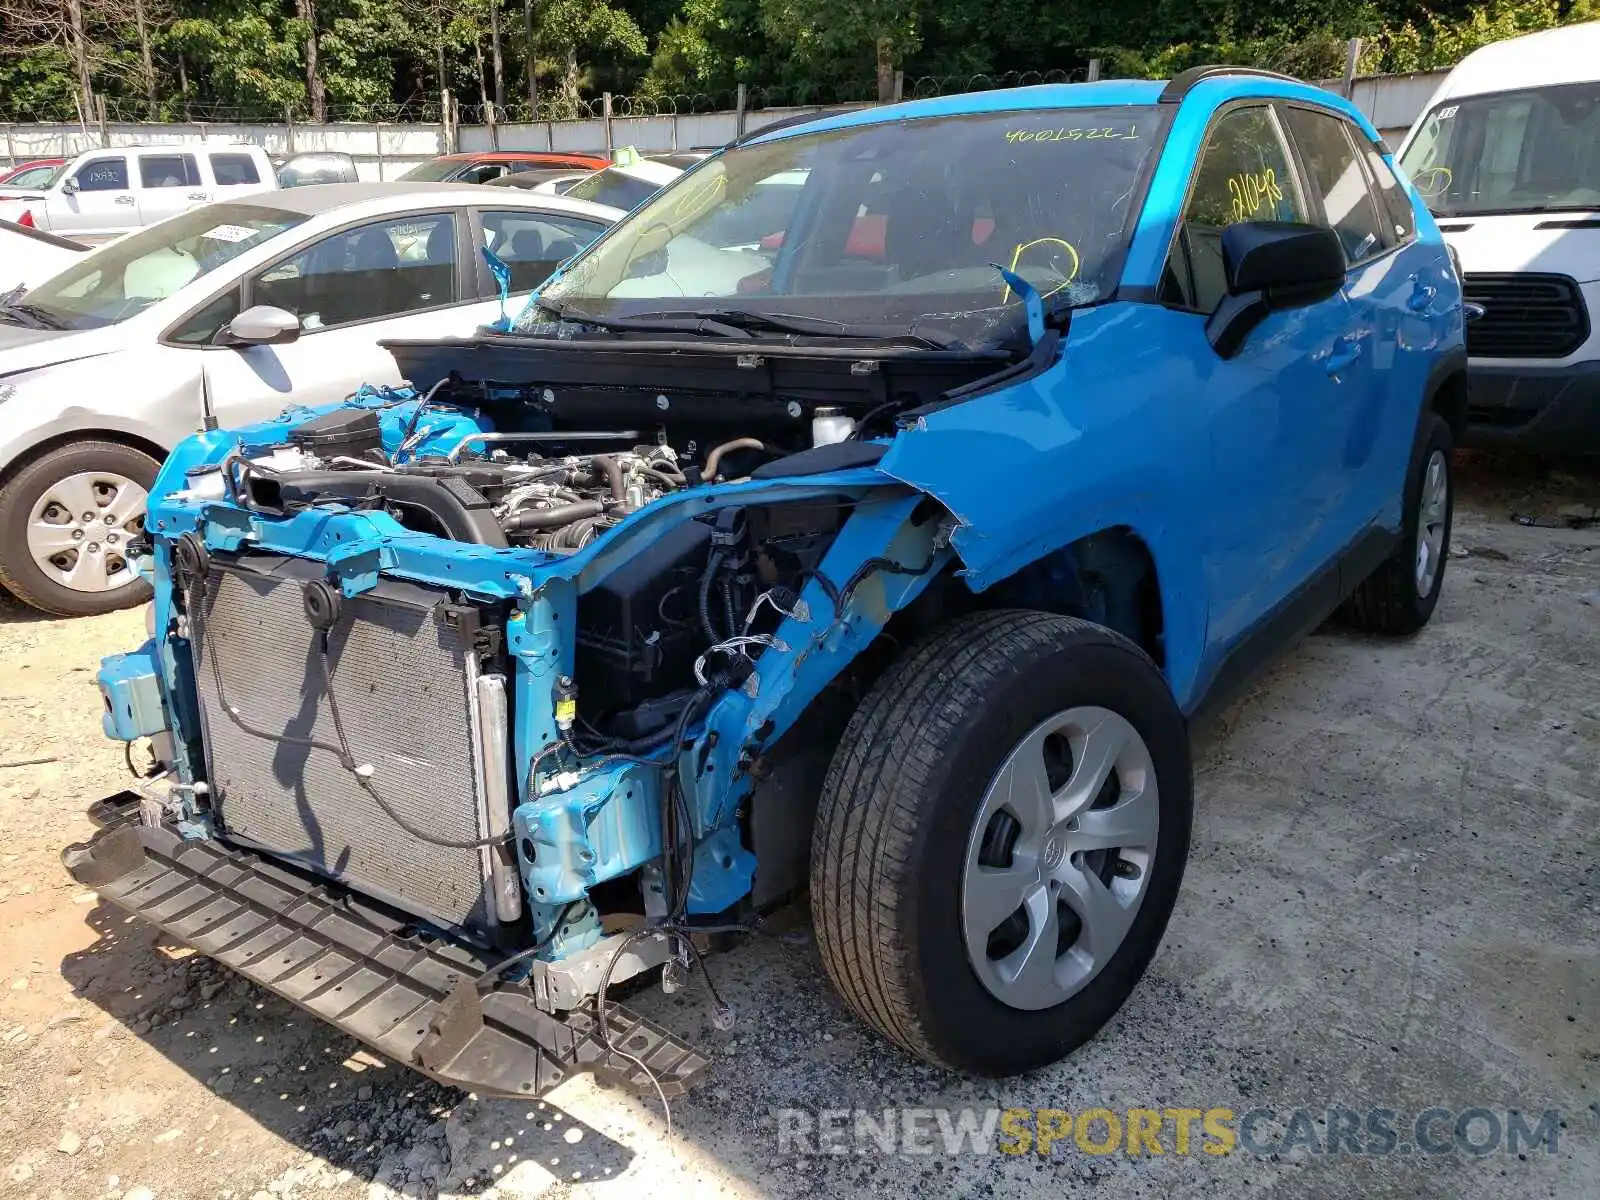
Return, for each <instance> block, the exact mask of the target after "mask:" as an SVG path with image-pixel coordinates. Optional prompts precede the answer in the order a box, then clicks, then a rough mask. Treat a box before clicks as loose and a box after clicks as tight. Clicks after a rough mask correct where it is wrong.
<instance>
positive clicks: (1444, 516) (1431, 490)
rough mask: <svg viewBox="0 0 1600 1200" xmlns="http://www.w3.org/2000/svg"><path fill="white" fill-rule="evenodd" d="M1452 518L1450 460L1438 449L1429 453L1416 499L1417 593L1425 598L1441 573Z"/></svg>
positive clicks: (1430, 593) (1430, 592)
mask: <svg viewBox="0 0 1600 1200" xmlns="http://www.w3.org/2000/svg"><path fill="white" fill-rule="evenodd" d="M1449 520H1450V464H1449V463H1448V462H1446V461H1445V456H1444V451H1443V450H1435V451H1434V452H1433V453H1432V454H1430V455H1429V456H1428V465H1427V467H1426V468H1425V469H1424V471H1423V475H1422V495H1421V497H1420V498H1419V499H1418V501H1417V595H1418V596H1421V597H1423V598H1426V597H1428V596H1431V595H1432V594H1433V583H1434V580H1435V579H1437V578H1438V577H1439V558H1440V556H1441V555H1442V554H1443V553H1444V535H1445V531H1446V529H1447V527H1448V524H1449Z"/></svg>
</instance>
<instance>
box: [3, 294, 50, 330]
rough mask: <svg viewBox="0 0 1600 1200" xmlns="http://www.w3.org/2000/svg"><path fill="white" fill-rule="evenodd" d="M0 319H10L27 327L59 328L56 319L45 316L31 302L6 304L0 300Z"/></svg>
mask: <svg viewBox="0 0 1600 1200" xmlns="http://www.w3.org/2000/svg"><path fill="white" fill-rule="evenodd" d="M0 320H8V321H12V322H14V323H15V324H18V325H23V326H26V327H27V328H29V329H60V328H61V324H60V322H58V321H55V320H52V319H51V318H49V317H46V316H45V315H44V314H43V313H42V312H40V310H39V309H38V308H37V307H36V306H34V305H32V304H8V303H6V302H4V300H0Z"/></svg>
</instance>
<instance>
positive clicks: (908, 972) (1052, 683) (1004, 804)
mask: <svg viewBox="0 0 1600 1200" xmlns="http://www.w3.org/2000/svg"><path fill="white" fill-rule="evenodd" d="M1190 815H1191V778H1190V764H1189V747H1188V738H1187V733H1186V730H1185V726H1184V721H1183V717H1182V714H1181V713H1180V712H1179V710H1178V708H1177V705H1176V704H1175V703H1174V701H1173V699H1172V695H1171V692H1170V691H1169V690H1168V688H1167V684H1166V681H1165V680H1164V679H1163V677H1162V675H1161V673H1160V671H1159V670H1157V668H1156V666H1155V664H1154V663H1152V662H1151V661H1150V659H1149V658H1148V657H1147V656H1146V655H1145V654H1144V653H1143V652H1142V651H1140V650H1139V648H1138V647H1137V646H1135V645H1133V644H1132V643H1131V642H1129V641H1127V640H1126V639H1124V638H1122V637H1119V636H1118V635H1116V634H1114V633H1112V632H1110V631H1109V630H1106V629H1104V628H1101V627H1100V626H1096V625H1091V624H1089V623H1087V622H1084V621H1078V620H1073V619H1070V618H1066V617H1059V616H1055V615H1052V614H1047V613H1037V612H1016V611H1010V612H993V613H985V614H980V615H977V616H975V617H971V618H967V619H963V620H961V621H957V622H953V623H952V624H950V625H948V626H946V627H945V628H943V629H941V630H939V631H938V632H937V633H935V634H934V635H933V637H932V638H930V639H929V640H927V641H925V642H923V643H921V644H920V645H919V646H916V647H914V648H912V649H911V650H910V651H908V652H907V653H906V654H905V655H904V656H903V657H902V658H901V659H900V660H899V661H898V662H897V663H896V664H895V665H894V666H893V667H892V668H891V669H890V670H889V671H888V672H887V673H886V674H885V675H884V677H883V678H882V679H881V680H880V681H879V682H878V684H877V685H876V686H875V687H874V688H873V690H872V691H871V692H870V693H869V694H868V696H867V698H866V699H865V700H864V701H863V702H862V705H861V707H860V709H859V710H858V711H857V712H856V714H855V716H854V717H853V718H852V720H851V722H850V725H849V727H848V729H847V730H846V732H845V736H844V738H843V740H842V741H841V742H840V745H839V749H838V751H837V753H836V754H835V757H834V760H833V763H832V766H831V768H830V769H829V772H828V777H827V780H826V783H825V784H824V788H823V794H822V798H821V803H820V808H819V811H818V817H817V826H816V833H815V837H814V841H813V844H812V867H811V905H812V914H813V917H814V919H815V923H816V929H817V939H818V944H819V946H820V948H821V951H822V959H823V962H824V964H825V966H826V968H827V970H828V973H829V975H830V976H831V977H832V979H833V981H834V984H835V985H836V986H837V987H838V989H839V991H840V993H841V994H842V995H843V996H844V998H845V1000H846V1001H847V1002H848V1003H849V1004H850V1006H851V1008H852V1009H854V1010H855V1012H856V1014H857V1015H858V1016H859V1017H860V1018H861V1019H862V1020H863V1021H864V1022H865V1023H866V1024H868V1025H869V1026H871V1027H872V1028H874V1029H875V1030H877V1031H878V1032H879V1033H881V1034H882V1035H883V1036H884V1037H886V1038H888V1039H889V1040H891V1041H893V1042H895V1043H897V1044H898V1045H900V1046H901V1047H903V1048H904V1049H906V1050H908V1051H910V1052H911V1053H913V1054H916V1055H919V1056H920V1057H922V1058H925V1059H927V1060H929V1061H931V1062H935V1063H940V1064H943V1065H946V1066H950V1067H954V1068H957V1069H961V1070H970V1071H975V1072H978V1073H981V1074H986V1075H1009V1074H1015V1073H1017V1072H1020V1071H1026V1070H1030V1069H1033V1068H1035V1067H1039V1066H1042V1065H1044V1064H1046V1063H1050V1062H1053V1061H1055V1060H1056V1059H1058V1058H1060V1057H1061V1056H1062V1055H1064V1054H1067V1053H1068V1052H1070V1051H1071V1050H1073V1049H1074V1048H1075V1047H1077V1046H1078V1045H1080V1044H1081V1043H1082V1042H1084V1041H1086V1040H1087V1039H1088V1038H1090V1037H1092V1036H1093V1035H1094V1033H1095V1032H1096V1031H1097V1030H1098V1029H1100V1027H1101V1026H1102V1025H1104V1024H1105V1022H1106V1021H1108V1020H1109V1019H1110V1018H1111V1016H1112V1015H1113V1014H1114V1013H1115V1012H1116V1011H1117V1010H1118V1009H1119V1008H1120V1007H1121V1006H1122V1004H1123V1002H1124V1001H1125V1000H1126V999H1127V997H1128V995H1129V993H1130V992H1131V991H1132V990H1133V987H1134V985H1135V984H1136V983H1137V982H1138V980H1139V978H1140V977H1141V976H1142V975H1143V974H1144V971H1145V968H1146V966H1147V965H1148V964H1149V962H1150V959H1151V956H1152V955H1153V954H1154V953H1155V950H1156V947H1157V945H1158V944H1159V942H1160V940H1161V935H1162V932H1163V931H1164V929H1165V928H1166V923H1167V919H1168V917H1169V916H1170V914H1171V912H1172V908H1173V904H1174V902H1175V900H1176V898H1177V893H1178V884H1179V881H1180V880H1181V878H1182V875H1183V867H1184V861H1185V858H1186V856H1187V852H1188V843H1189V827H1190Z"/></svg>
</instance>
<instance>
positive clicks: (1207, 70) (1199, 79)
mask: <svg viewBox="0 0 1600 1200" xmlns="http://www.w3.org/2000/svg"><path fill="white" fill-rule="evenodd" d="M1227 75H1250V76H1253V77H1255V78H1259V79H1281V80H1283V81H1284V82H1285V83H1302V82H1304V81H1303V80H1300V79H1296V78H1295V77H1294V76H1293V75H1284V74H1282V73H1281V72H1278V71H1265V70H1262V69H1261V68H1260V67H1226V66H1216V65H1212V66H1204V67H1190V68H1189V69H1188V70H1187V71H1180V72H1179V73H1178V74H1176V75H1174V76H1173V77H1172V79H1171V81H1170V82H1169V83H1168V84H1167V86H1166V87H1165V88H1164V89H1163V90H1162V92H1161V97H1160V99H1159V100H1158V101H1157V103H1159V104H1182V103H1183V99H1184V97H1185V96H1187V95H1188V94H1189V93H1190V92H1191V91H1193V90H1194V87H1195V85H1196V84H1201V83H1204V82H1205V81H1206V80H1208V79H1221V78H1223V77H1224V76H1227Z"/></svg>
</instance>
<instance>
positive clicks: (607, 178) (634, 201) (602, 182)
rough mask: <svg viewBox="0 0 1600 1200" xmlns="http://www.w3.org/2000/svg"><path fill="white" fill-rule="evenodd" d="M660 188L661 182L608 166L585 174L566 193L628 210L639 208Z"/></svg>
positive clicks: (578, 198)
mask: <svg viewBox="0 0 1600 1200" xmlns="http://www.w3.org/2000/svg"><path fill="white" fill-rule="evenodd" d="M660 190H661V184H659V183H653V182H651V181H650V180H648V179H641V178H639V177H638V176H637V175H629V174H627V173H626V172H624V171H617V170H613V169H612V168H610V167H607V168H606V169H605V170H603V171H596V172H595V173H594V174H592V175H585V176H584V177H583V178H582V179H580V180H578V181H577V182H576V183H574V184H573V185H572V186H571V187H569V188H567V190H566V194H567V195H568V196H571V197H572V198H573V199H574V200H593V201H594V202H595V203H596V204H609V205H610V206H611V207H612V208H620V209H622V210H623V211H624V212H627V211H628V210H629V209H634V208H638V207H639V205H641V204H643V203H644V202H645V201H646V200H648V199H650V197H651V196H654V195H655V194H656V193H657V192H658V191H660Z"/></svg>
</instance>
